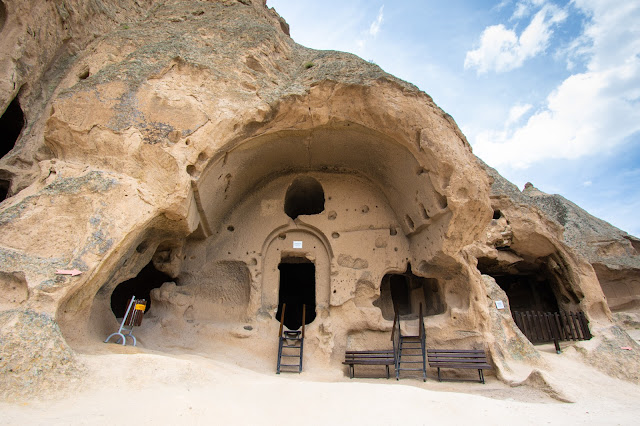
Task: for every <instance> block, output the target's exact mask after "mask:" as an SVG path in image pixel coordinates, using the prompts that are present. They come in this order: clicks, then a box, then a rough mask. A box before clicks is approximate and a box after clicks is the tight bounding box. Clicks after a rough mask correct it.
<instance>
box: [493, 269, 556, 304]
mask: <svg viewBox="0 0 640 426" xmlns="http://www.w3.org/2000/svg"><path fill="white" fill-rule="evenodd" d="M494 278H495V280H496V282H497V283H498V285H499V286H500V288H501V289H502V290H504V292H505V293H507V297H508V298H509V305H510V308H511V310H512V311H543V312H558V311H559V310H560V309H559V308H558V301H557V300H556V296H555V295H554V294H553V290H552V289H551V285H550V284H549V281H548V280H547V279H545V277H541V276H539V275H503V276H497V277H494Z"/></svg>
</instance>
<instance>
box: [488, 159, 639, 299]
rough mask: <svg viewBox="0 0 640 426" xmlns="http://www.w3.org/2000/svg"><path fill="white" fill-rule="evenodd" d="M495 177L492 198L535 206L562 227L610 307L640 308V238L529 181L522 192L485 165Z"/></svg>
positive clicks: (563, 234)
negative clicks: (591, 273) (598, 283)
mask: <svg viewBox="0 0 640 426" xmlns="http://www.w3.org/2000/svg"><path fill="white" fill-rule="evenodd" d="M483 167H484V168H485V170H486V171H487V172H488V173H489V175H490V176H491V177H492V178H493V179H494V182H493V184H492V188H491V195H492V197H493V198H501V197H508V198H510V199H511V200H514V201H515V202H517V203H520V204H524V205H530V206H535V207H537V208H538V209H540V210H542V211H543V212H545V213H546V214H547V215H548V216H549V217H550V218H551V219H552V220H554V221H555V222H556V223H558V224H559V225H561V226H562V231H563V232H562V241H563V242H564V243H565V244H566V245H567V246H569V247H571V249H573V250H575V251H576V252H577V253H579V254H580V255H581V256H583V257H584V258H586V260H587V261H588V262H589V263H591V265H592V266H593V268H594V270H595V272H596V275H597V277H598V280H599V282H600V285H601V286H602V289H603V291H604V293H605V295H606V297H607V302H608V304H609V306H610V307H611V309H615V310H630V309H637V308H638V307H640V239H638V238H637V237H634V236H633V235H629V234H627V233H626V232H624V231H621V230H620V229H618V228H616V227H615V226H612V225H611V224H609V223H607V222H605V221H603V220H601V219H598V218H597V217H594V216H592V215H590V214H589V213H587V212H586V211H585V210H584V209H582V208H580V207H579V206H577V205H576V204H574V203H572V202H571V201H569V200H567V199H566V198H564V197H562V196H560V195H557V194H553V195H549V194H546V193H544V192H542V191H540V190H539V189H537V188H536V187H534V186H533V185H532V184H530V183H528V184H527V185H526V186H525V188H524V190H523V191H522V192H520V190H518V188H517V187H515V185H513V184H511V183H510V182H508V181H506V180H505V179H504V178H503V177H501V176H500V175H499V174H498V173H497V172H496V171H495V170H493V169H491V168H490V167H488V166H486V165H485V164H483Z"/></svg>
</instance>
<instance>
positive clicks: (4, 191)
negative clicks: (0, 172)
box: [0, 179, 11, 202]
mask: <svg viewBox="0 0 640 426" xmlns="http://www.w3.org/2000/svg"><path fill="white" fill-rule="evenodd" d="M10 185H11V182H9V181H8V180H4V179H0V202H2V201H4V200H5V199H6V198H7V195H8V194H9V186H10Z"/></svg>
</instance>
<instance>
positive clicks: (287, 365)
mask: <svg viewBox="0 0 640 426" xmlns="http://www.w3.org/2000/svg"><path fill="white" fill-rule="evenodd" d="M280 367H300V364H280Z"/></svg>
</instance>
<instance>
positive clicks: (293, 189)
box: [284, 176, 324, 220]
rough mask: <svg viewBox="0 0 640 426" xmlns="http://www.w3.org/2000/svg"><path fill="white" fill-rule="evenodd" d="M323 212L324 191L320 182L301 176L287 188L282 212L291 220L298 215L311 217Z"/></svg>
mask: <svg viewBox="0 0 640 426" xmlns="http://www.w3.org/2000/svg"><path fill="white" fill-rule="evenodd" d="M323 211H324V189H323V188H322V185H321V184H320V182H318V181H317V180H315V179H314V178H312V177H309V176H301V177H297V178H296V179H294V181H293V182H292V183H291V185H289V188H287V193H286V195H285V197H284V212H285V213H286V214H287V216H289V217H290V218H291V219H294V220H295V219H296V218H297V217H298V216H300V215H312V214H318V213H322V212H323Z"/></svg>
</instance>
